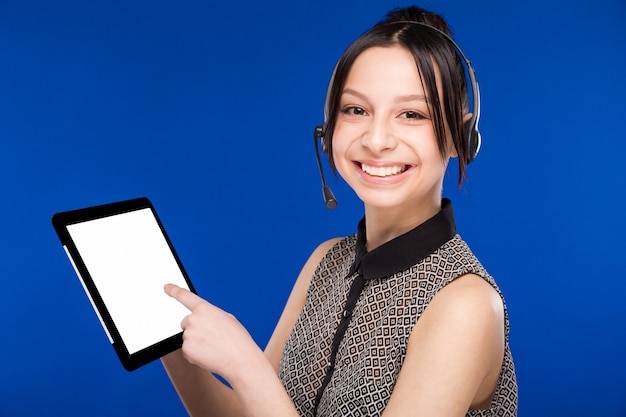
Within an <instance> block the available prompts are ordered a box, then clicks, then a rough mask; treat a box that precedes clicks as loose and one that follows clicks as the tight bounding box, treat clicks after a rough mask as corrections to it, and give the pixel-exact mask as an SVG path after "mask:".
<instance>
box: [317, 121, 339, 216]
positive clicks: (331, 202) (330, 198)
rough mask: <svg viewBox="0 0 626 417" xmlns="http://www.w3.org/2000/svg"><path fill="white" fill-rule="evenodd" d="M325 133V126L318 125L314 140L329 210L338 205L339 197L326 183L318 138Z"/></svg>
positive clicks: (325, 200) (325, 199)
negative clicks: (337, 197) (336, 196)
mask: <svg viewBox="0 0 626 417" xmlns="http://www.w3.org/2000/svg"><path fill="white" fill-rule="evenodd" d="M323 135H324V128H323V127H322V126H317V127H316V128H315V131H314V132H313V140H314V142H315V158H316V159H317V167H318V168H319V171H320V178H321V179H322V195H323V196H324V203H325V204H326V208H327V209H329V210H332V209H334V208H335V207H337V199H336V198H335V195H334V194H333V192H332V191H331V190H330V188H329V187H328V185H326V178H325V177H324V169H323V168H322V160H321V158H320V148H319V144H318V140H319V139H321V138H322V137H323Z"/></svg>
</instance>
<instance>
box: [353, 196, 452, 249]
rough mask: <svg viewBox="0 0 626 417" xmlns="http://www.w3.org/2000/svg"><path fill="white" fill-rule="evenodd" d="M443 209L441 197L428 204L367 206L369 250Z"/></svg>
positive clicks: (366, 223) (366, 224) (366, 220)
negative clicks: (408, 206)
mask: <svg viewBox="0 0 626 417" xmlns="http://www.w3.org/2000/svg"><path fill="white" fill-rule="evenodd" d="M439 210H441V197H438V198H437V199H436V201H431V202H429V203H428V204H425V203H424V202H422V203H420V204H419V205H414V206H412V207H410V208H409V209H407V208H406V207H372V206H367V205H366V206H365V228H366V229H365V230H366V241H367V250H368V251H371V250H374V249H376V248H377V247H379V246H381V245H383V244H385V243H387V242H389V241H390V240H392V239H394V238H396V237H398V236H400V235H402V234H404V233H407V232H409V231H410V230H412V229H414V228H415V227H417V226H419V225H420V224H422V223H424V222H425V221H426V220H428V219H430V218H431V217H433V216H434V215H435V214H437V213H438V212H439Z"/></svg>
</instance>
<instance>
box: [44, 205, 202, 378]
mask: <svg viewBox="0 0 626 417" xmlns="http://www.w3.org/2000/svg"><path fill="white" fill-rule="evenodd" d="M52 224H53V226H54V229H55V230H56V233H57V235H58V236H59V239H60V240H61V243H62V245H63V248H64V249H65V252H66V253H67V256H68V257H69V259H70V262H71V264H72V266H73V267H74V270H75V271H76V274H77V275H78V278H79V279H80V282H81V283H82V285H83V287H84V289H85V292H86V293H87V296H88V297H89V300H90V301H91V304H92V305H93V308H94V310H95V311H96V314H97V316H98V318H99V319H100V322H101V323H102V326H103V327H104V331H105V332H106V334H107V336H108V338H109V341H110V342H111V344H112V345H113V348H114V349H115V352H116V353H117V356H118V357H119V359H120V361H121V362H122V365H123V366H124V368H126V369H127V370H128V371H132V370H135V369H137V368H139V367H141V366H143V365H145V364H147V363H149V362H152V361H153V360H155V359H158V358H160V357H161V356H163V355H165V354H167V353H170V352H172V351H174V350H176V349H178V348H180V347H181V345H182V330H181V327H180V324H181V321H182V320H183V318H184V317H185V316H187V315H188V314H189V310H187V308H186V307H184V306H183V305H181V304H180V303H179V302H177V301H176V300H174V299H173V298H171V297H169V296H168V295H167V294H165V292H164V291H163V287H164V285H165V284H167V283H173V284H176V285H178V286H180V287H182V288H186V289H188V290H190V291H192V292H194V293H195V290H194V288H193V286H192V284H191V282H190V280H189V277H188V276H187V273H186V272H185V269H184V268H183V266H182V264H181V262H180V259H179V258H178V255H177V254H176V252H175V251H174V247H173V246H172V243H171V242H170V240H169V238H168V236H167V234H166V233H165V229H164V228H163V226H162V224H161V221H160V220H159V218H158V216H157V214H156V211H155V210H154V207H153V206H152V203H151V202H150V200H148V199H147V198H138V199H133V200H127V201H121V202H117V203H111V204H105V205H101V206H95V207H88V208H83V209H79V210H73V211H66V212H62V213H57V214H55V215H53V216H52Z"/></svg>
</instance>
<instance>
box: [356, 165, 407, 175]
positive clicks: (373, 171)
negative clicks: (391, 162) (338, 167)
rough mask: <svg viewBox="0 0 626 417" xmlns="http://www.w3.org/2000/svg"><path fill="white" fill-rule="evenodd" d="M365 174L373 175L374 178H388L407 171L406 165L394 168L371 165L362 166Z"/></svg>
mask: <svg viewBox="0 0 626 417" xmlns="http://www.w3.org/2000/svg"><path fill="white" fill-rule="evenodd" d="M361 169H362V170H363V172H365V173H367V174H369V175H372V176H374V177H388V176H390V175H396V174H400V173H402V172H404V171H405V170H406V166H405V165H396V166H392V167H372V166H369V165H365V164H361Z"/></svg>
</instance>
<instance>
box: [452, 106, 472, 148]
mask: <svg viewBox="0 0 626 417" xmlns="http://www.w3.org/2000/svg"><path fill="white" fill-rule="evenodd" d="M472 116H473V114H472V113H467V114H465V116H463V131H462V132H461V134H462V135H463V137H462V140H465V141H467V134H468V133H467V122H468V121H470V120H471V119H472ZM452 148H453V149H452V152H451V153H450V156H452V157H453V158H457V157H458V156H459V153H458V151H457V149H456V147H455V146H453V147H452Z"/></svg>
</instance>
